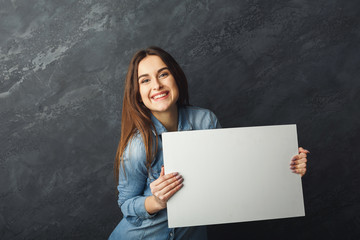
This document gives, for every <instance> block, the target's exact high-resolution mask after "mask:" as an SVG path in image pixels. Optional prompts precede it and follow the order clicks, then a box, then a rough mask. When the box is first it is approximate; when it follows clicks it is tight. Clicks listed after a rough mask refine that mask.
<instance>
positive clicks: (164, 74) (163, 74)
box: [159, 72, 169, 78]
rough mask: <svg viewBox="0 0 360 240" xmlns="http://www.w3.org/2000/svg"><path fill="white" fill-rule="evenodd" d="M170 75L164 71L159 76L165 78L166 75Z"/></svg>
mask: <svg viewBox="0 0 360 240" xmlns="http://www.w3.org/2000/svg"><path fill="white" fill-rule="evenodd" d="M167 76H169V74H168V73H167V72H163V73H161V74H160V75H159V78H164V77H167Z"/></svg>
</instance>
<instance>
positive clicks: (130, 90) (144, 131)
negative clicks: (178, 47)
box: [114, 46, 189, 182]
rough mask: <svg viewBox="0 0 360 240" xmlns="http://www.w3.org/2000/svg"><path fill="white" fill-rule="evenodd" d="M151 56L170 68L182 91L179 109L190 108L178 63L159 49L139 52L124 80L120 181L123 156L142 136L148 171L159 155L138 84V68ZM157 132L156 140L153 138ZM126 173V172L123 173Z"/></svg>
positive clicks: (118, 153)
mask: <svg viewBox="0 0 360 240" xmlns="http://www.w3.org/2000/svg"><path fill="white" fill-rule="evenodd" d="M148 55H157V56H159V57H160V58H161V59H162V61H163V62H164V63H165V64H166V66H167V67H168V68H169V71H170V72H171V74H172V75H173V77H174V79H175V82H176V84H177V87H178V89H179V98H178V101H177V106H178V107H181V106H187V105H189V93H188V84H187V79H186V76H185V74H184V72H183V70H182V69H181V68H180V66H179V64H178V63H177V62H176V61H175V59H174V58H173V57H172V56H171V55H170V54H169V53H167V52H165V51H164V50H163V49H161V48H159V47H155V46H152V47H149V48H147V49H145V50H140V51H138V52H136V53H135V54H134V56H133V58H132V59H131V61H130V64H129V68H128V72H127V74H126V79H125V89H124V99H123V106H122V116H121V118H122V119H121V137H120V142H119V145H118V148H117V151H116V157H115V164H114V174H115V178H116V181H117V182H118V181H119V171H120V166H121V164H123V160H124V159H123V154H124V151H125V148H126V146H127V144H128V143H129V142H130V140H131V138H132V137H133V136H134V135H135V134H136V133H137V132H139V133H140V134H141V137H142V139H143V142H144V146H145V152H146V168H147V170H148V171H149V169H150V168H151V163H152V160H153V158H154V157H155V155H156V152H157V144H158V134H157V132H156V129H155V126H154V124H153V122H152V121H151V116H150V110H149V109H148V108H146V107H145V105H144V104H143V103H142V102H141V101H140V99H141V96H140V93H139V83H138V66H139V63H140V61H141V60H143V59H144V58H145V57H146V56H148ZM153 131H154V132H155V138H154V137H153V135H152V134H153ZM124 171H125V169H124Z"/></svg>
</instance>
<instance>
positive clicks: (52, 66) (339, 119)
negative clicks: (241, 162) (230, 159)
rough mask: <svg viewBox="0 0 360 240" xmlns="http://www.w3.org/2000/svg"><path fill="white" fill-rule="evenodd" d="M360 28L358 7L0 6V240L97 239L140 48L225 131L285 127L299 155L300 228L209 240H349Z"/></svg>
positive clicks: (261, 227)
mask: <svg viewBox="0 0 360 240" xmlns="http://www.w3.org/2000/svg"><path fill="white" fill-rule="evenodd" d="M359 24H360V3H359V2H358V1H356V0H351V1H340V0H339V1H336V0H319V1H307V0H294V1H268V0H259V1H235V0H232V1H220V0H217V1H180V0H177V1H130V0H127V1H120V0H101V1H100V0H66V1H65V0H64V1H57V0H50V1H40V0H22V1H16V0H11V1H10V0H1V1H0V63H1V64H0V69H1V71H0V114H1V115H0V122H1V125H0V187H1V188H0V211H1V215H0V239H106V238H107V236H108V235H109V234H110V232H111V231H112V230H113V228H114V227H115V226H116V224H117V223H118V222H119V220H120V219H121V212H120V210H119V208H118V206H117V202H116V194H115V186H114V179H113V169H112V166H113V158H114V155H115V151H116V146H117V143H118V140H119V137H120V130H119V129H120V121H121V114H120V113H121V101H122V94H123V93H122V92H123V79H124V75H125V73H126V70H127V66H128V62H129V60H130V58H131V56H132V54H133V53H134V52H135V51H136V50H137V49H140V48H144V47H146V46H149V45H159V46H160V47H163V48H164V49H166V50H168V51H169V52H170V53H171V54H172V55H173V56H174V57H175V59H177V60H178V62H179V63H180V65H181V66H182V67H183V68H184V71H185V72H186V74H187V76H188V79H189V85H190V97H191V98H190V99H191V103H192V104H193V105H197V106H201V107H205V108H209V109H211V110H213V111H214V112H215V113H216V114H217V116H218V118H219V120H220V122H221V123H222V125H223V126H224V127H234V126H253V125H270V124H287V123H296V124H297V125H298V134H299V143H300V145H302V146H304V147H306V148H308V149H310V151H311V155H310V158H309V160H310V162H309V167H308V174H307V175H306V176H305V177H304V178H303V189H304V199H305V207H306V217H304V218H292V219H280V220H271V221H258V222H249V223H239V224H227V225H215V226H211V227H210V228H209V233H210V239H219V238H220V237H221V239H226V238H227V236H237V237H236V239H237V238H239V239H240V236H241V237H242V238H241V239H269V238H271V239H273V238H274V237H277V238H278V239H290V238H291V239H324V238H325V237H328V238H330V239H339V237H340V236H343V238H342V239H355V238H356V237H359V236H360V191H359V189H360V188H359V186H360V173H359V172H360V164H359V163H360V161H359V150H358V145H359V141H358V139H359V138H360V129H359V126H360V124H359V120H358V119H359V118H360V111H359V103H360V93H359V89H360V81H359V75H360V67H359V65H360V57H359V56H360V41H359V40H360V27H359V26H360V25H359ZM239 174H241V173H239ZM214 194H216V191H215V190H214ZM224 201H226V199H224ZM229 239H230V238H229ZM358 239H359V238H358Z"/></svg>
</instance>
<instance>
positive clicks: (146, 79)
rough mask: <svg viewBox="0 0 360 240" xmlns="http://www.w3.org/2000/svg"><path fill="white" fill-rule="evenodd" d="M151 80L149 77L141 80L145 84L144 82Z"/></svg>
mask: <svg viewBox="0 0 360 240" xmlns="http://www.w3.org/2000/svg"><path fill="white" fill-rule="evenodd" d="M149 81H150V79H148V78H143V79H141V80H140V83H141V84H143V83H147V82H149Z"/></svg>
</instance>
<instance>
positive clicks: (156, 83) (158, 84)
mask: <svg viewBox="0 0 360 240" xmlns="http://www.w3.org/2000/svg"><path fill="white" fill-rule="evenodd" d="M162 87H163V86H162V84H161V82H160V80H159V79H158V78H155V79H154V81H153V90H159V89H161V88H162Z"/></svg>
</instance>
